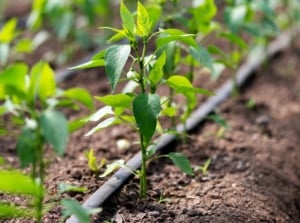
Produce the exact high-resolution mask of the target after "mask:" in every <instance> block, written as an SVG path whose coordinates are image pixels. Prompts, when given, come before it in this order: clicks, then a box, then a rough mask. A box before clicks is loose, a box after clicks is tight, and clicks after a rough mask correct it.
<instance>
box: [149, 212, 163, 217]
mask: <svg viewBox="0 0 300 223" xmlns="http://www.w3.org/2000/svg"><path fill="white" fill-rule="evenodd" d="M148 215H149V216H152V217H155V218H157V217H159V216H160V212H158V211H150V212H148Z"/></svg>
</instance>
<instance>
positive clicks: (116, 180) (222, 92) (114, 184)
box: [63, 30, 294, 223]
mask: <svg viewBox="0 0 300 223" xmlns="http://www.w3.org/2000/svg"><path fill="white" fill-rule="evenodd" d="M293 31H294V30H291V31H289V32H285V33H282V34H280V35H279V37H278V38H277V39H276V40H274V41H273V42H271V43H270V44H269V46H268V48H267V50H266V51H263V50H260V51H259V52H255V53H254V54H252V55H249V56H248V59H247V61H246V62H245V63H244V64H243V65H242V66H241V67H240V68H239V69H238V71H237V73H236V80H237V85H238V86H239V87H241V86H242V85H244V84H245V83H246V81H247V79H248V78H249V77H250V76H251V75H252V74H253V72H254V71H255V70H256V69H257V68H258V67H259V66H261V65H262V63H263V62H264V61H265V60H266V59H268V58H271V57H272V56H273V55H275V54H276V53H278V52H280V51H282V50H283V49H285V48H287V47H288V46H289V44H290V40H291V36H292V33H293ZM63 76H67V75H63ZM233 87H234V85H233V83H232V80H231V79H230V80H228V81H226V82H225V83H224V84H223V85H222V86H221V87H220V88H219V90H217V91H216V96H214V97H211V98H209V99H208V100H207V101H206V102H205V103H203V104H202V105H201V106H200V107H199V108H198V109H196V110H195V111H194V112H193V113H192V114H191V116H190V117H189V118H188V120H187V122H186V127H187V130H188V131H190V130H192V129H193V128H195V127H196V126H198V125H199V124H200V123H202V122H203V120H204V119H205V118H206V116H207V115H209V114H210V113H211V112H213V111H214V110H215V108H216V107H217V106H218V105H219V104H220V103H221V102H223V101H225V100H226V99H227V98H228V97H230V94H231V92H232V89H233ZM177 131H178V132H183V131H184V125H183V124H181V125H178V126H177ZM175 138H176V136H175V135H171V134H167V135H163V136H162V137H161V138H160V139H159V141H158V142H157V145H156V151H160V150H163V148H165V147H166V146H167V145H168V144H169V143H171V142H172V141H173V140H175ZM141 159H142V156H141V152H138V153H137V154H135V155H134V156H133V157H132V158H131V159H130V160H129V161H128V162H127V163H126V165H127V166H130V167H131V168H132V169H134V170H136V169H138V168H140V166H141V162H142V160H141ZM130 176H131V172H129V171H128V170H127V169H125V168H121V169H119V170H118V171H117V172H116V173H115V174H114V175H113V176H112V177H111V178H109V179H108V181H106V182H105V183H104V184H103V185H102V186H101V187H100V188H98V190H97V191H96V192H95V193H94V194H92V195H91V196H90V197H89V198H88V199H87V200H86V201H85V202H84V203H83V204H82V206H83V207H85V208H97V207H99V206H101V205H102V204H103V202H104V201H105V200H106V199H107V198H108V197H110V196H111V195H112V194H113V193H114V192H115V191H116V190H117V189H119V188H120V187H121V186H122V185H123V184H124V182H125V181H126V180H127V179H128V178H129V177H130ZM66 223H80V222H79V220H78V219H77V218H76V217H75V216H74V215H72V216H71V217H70V218H69V219H67V221H66Z"/></svg>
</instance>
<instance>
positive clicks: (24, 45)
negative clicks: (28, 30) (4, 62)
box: [15, 39, 33, 53]
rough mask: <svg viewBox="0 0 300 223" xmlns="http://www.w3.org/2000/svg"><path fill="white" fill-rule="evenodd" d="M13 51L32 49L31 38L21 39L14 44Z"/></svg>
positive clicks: (20, 51) (30, 50) (28, 50)
mask: <svg viewBox="0 0 300 223" xmlns="http://www.w3.org/2000/svg"><path fill="white" fill-rule="evenodd" d="M15 51H16V52H18V53H30V52H32V51H33V43H32V40H31V39H21V40H19V41H18V42H17V45H16V46H15Z"/></svg>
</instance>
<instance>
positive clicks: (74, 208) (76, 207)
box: [61, 199, 101, 223]
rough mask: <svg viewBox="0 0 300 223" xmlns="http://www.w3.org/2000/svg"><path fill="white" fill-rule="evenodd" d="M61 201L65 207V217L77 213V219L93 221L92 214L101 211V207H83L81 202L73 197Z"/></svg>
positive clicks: (83, 222)
mask: <svg viewBox="0 0 300 223" xmlns="http://www.w3.org/2000/svg"><path fill="white" fill-rule="evenodd" d="M61 203H62V205H63V207H64V210H63V216H64V217H68V216H71V215H75V216H76V217H77V219H78V220H79V221H80V222H82V223H89V222H91V220H90V215H91V214H96V213H99V212H101V208H94V209H87V208H83V207H82V206H81V205H80V203H78V202H77V201H74V200H72V199H63V200H62V201H61Z"/></svg>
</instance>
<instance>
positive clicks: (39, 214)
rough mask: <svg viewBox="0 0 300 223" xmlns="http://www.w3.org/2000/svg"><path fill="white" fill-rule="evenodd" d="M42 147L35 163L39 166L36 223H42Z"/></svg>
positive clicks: (43, 170)
mask: <svg viewBox="0 0 300 223" xmlns="http://www.w3.org/2000/svg"><path fill="white" fill-rule="evenodd" d="M43 152H44V150H43V146H40V147H39V148H38V153H37V154H38V157H37V163H38V164H39V170H38V176H37V178H36V180H37V183H38V191H37V195H36V221H37V223H42V216H43V215H42V212H43V200H44V191H43V190H44V188H43V185H44V174H45V164H44V160H43Z"/></svg>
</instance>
